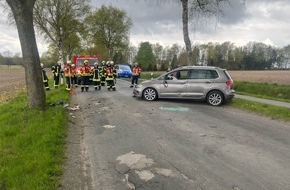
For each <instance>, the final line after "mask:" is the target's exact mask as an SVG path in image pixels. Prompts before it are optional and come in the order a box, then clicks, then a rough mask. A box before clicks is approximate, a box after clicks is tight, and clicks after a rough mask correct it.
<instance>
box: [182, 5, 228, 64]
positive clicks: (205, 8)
mask: <svg viewBox="0 0 290 190" xmlns="http://www.w3.org/2000/svg"><path fill="white" fill-rule="evenodd" d="M180 1H181V4H182V24H183V39H184V43H185V47H186V51H187V54H188V65H193V63H194V62H193V58H192V48H191V41H190V38H189V32H188V23H189V15H194V14H204V16H212V15H219V14H221V13H222V10H221V5H222V4H223V3H225V2H229V0H192V1H190V0H180ZM189 13H190V14H189Z"/></svg>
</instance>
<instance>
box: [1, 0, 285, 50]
mask: <svg viewBox="0 0 290 190" xmlns="http://www.w3.org/2000/svg"><path fill="white" fill-rule="evenodd" d="M175 1H176V2H177V3H174V2H173V0H168V1H167V3H164V1H163V3H157V2H158V1H157V0H92V6H93V7H94V8H98V7H100V6H101V5H103V4H105V5H113V6H116V7H118V8H120V9H123V10H125V11H126V12H127V14H128V16H129V17H130V18H131V19H132V20H133V27H132V29H131V31H130V41H131V43H132V44H133V45H136V46H137V45H138V44H139V43H140V42H145V41H149V42H150V43H159V44H161V45H163V46H166V45H172V44H174V43H178V44H180V45H181V46H184V41H183V34H182V19H181V4H180V3H178V2H180V1H179V0H175ZM242 2H243V1H242V0H231V6H226V7H224V16H223V17H220V18H219V19H218V21H216V20H213V19H212V20H206V21H204V22H203V24H199V25H198V26H193V25H192V26H191V28H190V38H191V41H192V43H193V44H196V43H208V42H219V43H223V42H225V41H230V42H233V43H234V44H235V45H237V46H242V45H245V44H246V43H248V42H250V41H256V42H263V43H266V44H269V45H273V46H277V47H284V46H286V45H289V44H290V11H289V10H290V1H289V0H245V2H246V3H245V5H244V4H243V3H242ZM0 11H1V10H0ZM1 12H2V11H1ZM0 27H1V31H0V53H3V52H4V51H11V52H13V53H17V52H21V49H20V43H19V39H18V34H17V31H16V28H15V27H13V26H9V25H8V24H7V19H6V18H5V17H4V14H3V16H2V17H1V18H0ZM37 40H38V48H39V52H40V53H42V52H44V51H45V50H46V43H45V41H43V40H40V38H39V37H38V38H37Z"/></svg>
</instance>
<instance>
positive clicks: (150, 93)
mask: <svg viewBox="0 0 290 190" xmlns="http://www.w3.org/2000/svg"><path fill="white" fill-rule="evenodd" d="M144 98H145V99H146V100H155V98H156V92H155V90H154V89H151V88H149V89H146V90H145V91H144Z"/></svg>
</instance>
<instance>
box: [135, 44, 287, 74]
mask: <svg viewBox="0 0 290 190" xmlns="http://www.w3.org/2000/svg"><path fill="white" fill-rule="evenodd" d="M135 58H136V60H137V61H139V62H141V65H142V66H143V68H144V70H148V71H150V70H166V69H168V68H170V69H174V68H176V67H179V66H185V65H188V62H187V52H186V51H185V50H184V48H182V47H181V46H179V45H178V44H173V45H172V46H171V47H168V46H166V47H163V46H161V45H160V44H158V43H157V44H150V42H142V43H141V44H140V46H139V49H138V51H137V55H136V57H135ZM192 59H193V65H202V66H216V67H222V68H226V69H229V70H264V69H289V68H290V45H288V46H285V47H283V48H277V47H274V46H271V45H266V44H264V43H261V42H249V43H247V44H246V45H245V46H236V45H235V44H234V43H232V42H223V43H212V42H209V43H207V44H196V45H193V46H192Z"/></svg>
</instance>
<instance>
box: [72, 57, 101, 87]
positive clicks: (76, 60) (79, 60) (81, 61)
mask: <svg viewBox="0 0 290 190" xmlns="http://www.w3.org/2000/svg"><path fill="white" fill-rule="evenodd" d="M84 60H88V62H89V63H88V65H90V66H91V69H93V68H94V63H98V64H99V56H97V55H93V56H91V55H89V56H87V55H86V56H85V55H82V56H79V55H75V56H73V63H74V64H75V66H76V70H77V77H78V84H80V82H81V71H80V69H81V67H82V65H83V64H84ZM90 80H91V81H92V79H90Z"/></svg>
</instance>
